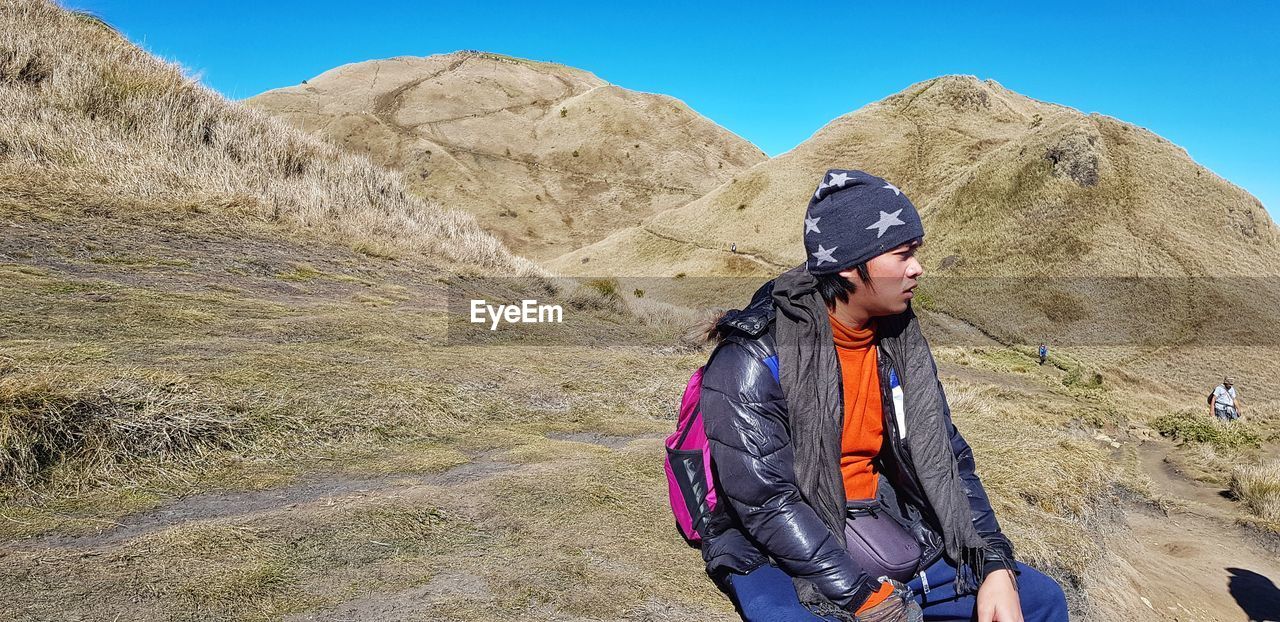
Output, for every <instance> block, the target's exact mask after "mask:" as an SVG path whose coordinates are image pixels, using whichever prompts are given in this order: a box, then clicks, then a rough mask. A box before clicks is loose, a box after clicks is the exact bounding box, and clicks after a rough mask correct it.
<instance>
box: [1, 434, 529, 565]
mask: <svg viewBox="0 0 1280 622" xmlns="http://www.w3.org/2000/svg"><path fill="white" fill-rule="evenodd" d="M518 467H519V465H516V464H512V463H509V462H504V461H502V460H498V459H496V458H495V457H494V454H493V453H492V452H491V453H485V454H480V455H478V456H476V457H475V458H474V459H473V460H472V461H470V462H466V463H464V464H460V465H458V466H455V467H452V468H449V469H446V470H444V471H441V472H438V473H426V474H396V475H387V476H367V475H350V474H339V473H323V474H309V475H306V476H303V477H302V478H301V479H300V480H299V481H297V482H294V483H292V484H289V485H287V486H282V487H279V488H271V489H267V490H237V491H218V492H208V493H202V494H197V495H191V496H189V497H183V498H181V499H177V500H175V501H173V502H171V503H168V504H166V505H163V506H161V507H159V508H156V509H154V510H151V511H148V512H143V513H140V514H135V515H132V516H127V517H124V518H121V519H120V521H116V522H114V525H115V526H114V527H110V528H106V529H103V530H101V531H99V532H97V533H92V534H80V535H68V534H51V535H48V536H43V537H39V538H34V539H29V540H18V541H14V542H9V543H0V554H2V553H4V552H19V551H35V550H47V549H77V550H93V549H102V548H109V547H114V546H118V545H121V544H124V543H126V542H128V541H130V540H133V539H136V538H139V537H141V536H145V535H148V534H152V533H156V532H159V531H162V530H165V529H168V528H171V527H179V526H189V525H197V524H208V523H215V522H221V521H227V520H232V519H245V518H253V517H256V516H259V515H266V514H272V513H276V512H291V511H295V510H299V511H300V513H301V511H305V510H307V509H309V508H312V507H318V508H325V507H332V506H334V505H337V504H340V503H346V502H352V501H357V500H359V499H361V498H363V497H377V496H386V495H387V494H388V493H390V492H395V491H398V490H404V489H408V488H412V487H415V486H424V485H426V486H443V487H449V486H457V485H461V484H465V483H468V482H472V481H475V480H478V479H484V478H487V477H491V476H493V475H497V474H499V473H504V472H507V471H511V470H514V469H516V468H518Z"/></svg>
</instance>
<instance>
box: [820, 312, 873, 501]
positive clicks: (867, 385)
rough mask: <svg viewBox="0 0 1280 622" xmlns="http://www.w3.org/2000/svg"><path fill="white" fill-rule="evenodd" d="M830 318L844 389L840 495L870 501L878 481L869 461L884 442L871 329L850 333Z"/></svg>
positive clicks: (850, 331)
mask: <svg viewBox="0 0 1280 622" xmlns="http://www.w3.org/2000/svg"><path fill="white" fill-rule="evenodd" d="M830 319H831V332H832V335H833V336H834V337H835V342H836V354H837V355H839V357H840V374H841V381H842V383H843V387H844V436H843V438H842V440H841V444H840V445H841V452H840V473H841V475H843V476H844V494H845V497H846V498H847V499H849V500H851V501H852V500H856V499H871V498H873V497H875V496H876V484H877V483H878V482H879V474H878V473H876V469H875V465H874V464H873V463H872V460H874V459H875V457H876V456H877V455H879V454H880V446H881V445H882V444H883V443H884V411H883V410H882V408H881V400H880V372H879V370H878V369H877V368H876V348H875V343H874V342H875V330H874V329H873V328H872V327H870V326H868V327H866V328H864V329H862V330H854V329H852V328H849V327H848V326H845V325H844V324H841V323H840V321H839V320H837V319H836V318H835V316H834V315H833V316H830Z"/></svg>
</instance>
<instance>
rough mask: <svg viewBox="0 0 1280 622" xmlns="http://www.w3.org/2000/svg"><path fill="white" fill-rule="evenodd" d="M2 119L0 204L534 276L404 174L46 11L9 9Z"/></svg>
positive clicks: (14, 2) (111, 35)
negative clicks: (273, 228)
mask: <svg viewBox="0 0 1280 622" xmlns="http://www.w3.org/2000/svg"><path fill="white" fill-rule="evenodd" d="M0 109H3V110H4V111H5V114H4V115H3V116H0V202H5V203H17V204H22V205H40V206H50V207H58V206H71V205H74V206H78V207H79V209H83V210H89V211H94V210H96V211H98V212H111V211H113V210H128V209H153V210H171V211H182V210H190V211H194V212H199V213H207V214H209V215H210V220H212V221H213V222H211V223H210V224H211V225H216V222H217V220H219V219H240V220H243V219H253V220H260V221H267V222H272V223H281V224H285V225H289V226H292V227H296V228H300V229H305V230H307V231H309V232H312V233H315V234H319V235H322V236H323V237H326V238H329V239H333V240H336V241H340V242H343V243H346V244H349V245H351V246H353V247H355V248H357V249H360V250H361V251H362V252H372V254H374V255H375V256H384V255H388V254H390V253H392V252H412V253H415V254H418V255H419V256H424V258H428V259H432V260H435V261H448V262H455V263H458V264H464V265H470V266H476V267H479V268H483V269H485V270H489V271H498V272H503V273H507V274H533V273H536V272H537V269H536V268H535V267H534V266H533V265H532V264H531V263H530V262H528V261H527V260H524V259H522V258H519V257H515V256H513V255H512V254H511V253H510V252H508V251H507V250H506V249H505V248H504V247H503V246H502V244H501V243H500V242H498V241H497V240H496V239H495V238H494V237H493V236H491V235H489V234H488V233H485V232H484V231H482V230H481V229H480V228H479V227H478V226H477V225H476V224H475V222H474V219H473V218H471V217H470V216H468V215H466V214H463V213H461V212H454V211H446V210H442V209H440V208H438V207H436V206H433V205H430V204H428V203H427V202H425V201H423V200H422V199H419V198H417V197H414V196H413V195H411V194H409V193H407V192H406V189H405V184H404V181H403V180H402V179H401V178H400V176H398V175H396V174H394V173H390V172H388V171H386V170H384V169H381V168H379V167H376V166H374V165H373V164H371V163H370V162H369V161H368V159H366V158H364V157H362V156H357V155H353V154H349V153H344V152H342V151H340V150H338V149H337V148H335V147H333V146H331V145H328V144H326V143H324V142H322V141H320V140H317V139H315V138H312V137H310V136H307V135H305V134H303V133H301V132H299V131H297V130H294V129H292V128H290V127H288V126H287V125H285V124H284V123H281V122H279V121H275V120H272V119H270V118H268V117H266V116H265V115H263V114H261V113H256V112H253V111H251V110H247V109H245V108H244V107H242V106H239V105H236V104H233V103H231V102H228V101H226V100H225V99H223V98H222V97H221V96H219V95H217V94H216V93H213V92H212V91H210V90H208V89H207V88H204V87H203V86H201V85H199V84H198V83H197V82H196V81H195V80H193V79H191V78H189V77H187V76H186V75H184V74H183V72H182V70H181V68H179V67H177V66H174V65H170V64H166V63H164V62H162V61H160V60H159V59H156V58H155V57H153V56H151V55H150V54H148V53H146V52H145V51H143V50H141V49H139V48H138V47H137V46H135V45H133V44H132V43H130V42H129V41H127V40H125V39H124V38H122V37H120V36H119V35H118V34H116V33H115V32H113V31H111V30H110V29H107V28H104V27H102V26H101V25H100V24H98V23H94V22H93V21H90V20H85V19H82V18H78V17H76V16H75V15H73V14H70V13H68V12H66V11H63V10H61V9H59V8H58V7H57V6H55V5H54V4H53V3H52V2H50V1H48V0H9V1H6V2H5V3H4V4H3V5H0ZM387 248H394V249H398V250H397V251H389V250H383V249H387Z"/></svg>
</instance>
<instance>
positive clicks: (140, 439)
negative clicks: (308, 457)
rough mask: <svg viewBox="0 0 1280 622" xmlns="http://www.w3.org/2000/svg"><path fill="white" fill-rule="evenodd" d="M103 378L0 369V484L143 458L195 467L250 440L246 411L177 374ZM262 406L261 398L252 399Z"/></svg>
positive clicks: (131, 462)
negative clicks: (64, 467) (63, 468)
mask: <svg viewBox="0 0 1280 622" xmlns="http://www.w3.org/2000/svg"><path fill="white" fill-rule="evenodd" d="M139 376H140V377H136V378H135V377H127V378H102V377H93V376H91V375H86V374H84V373H83V371H82V372H79V373H71V372H69V371H59V370H40V369H37V370H23V369H4V370H0V481H6V482H16V483H19V484H30V483H31V482H33V481H35V480H36V479H37V478H38V477H39V476H40V475H42V474H43V472H44V471H45V470H46V469H48V468H50V467H52V466H54V465H56V464H58V463H61V462H63V461H72V462H76V463H79V464H80V465H82V467H83V468H85V469H87V470H91V471H107V470H111V469H113V468H119V467H121V466H134V465H136V463H137V462H138V461H140V460H144V459H153V460H154V459H163V460H174V459H182V460H186V461H187V462H188V464H190V463H191V462H194V461H198V460H199V459H200V458H199V452H201V451H203V450H209V449H230V448H233V447H236V446H238V445H240V444H242V443H243V442H244V440H245V439H246V438H247V437H249V436H250V435H251V434H252V428H253V427H254V422H253V421H251V420H249V419H248V418H243V417H238V416H237V414H238V413H243V412H245V411H246V410H248V408H247V407H246V406H245V404H244V403H243V402H241V403H235V402H231V401H228V400H226V398H225V397H223V398H221V399H220V397H219V396H212V395H207V394H206V392H202V391H199V390H196V389H194V388H193V387H191V386H190V385H189V384H188V383H187V382H186V380H185V379H184V378H182V377H181V376H178V375H175V374H164V373H155V372H152V373H143V374H140V375H139ZM250 399H253V400H254V401H265V399H266V396H265V395H259V396H253V397H251V398H250Z"/></svg>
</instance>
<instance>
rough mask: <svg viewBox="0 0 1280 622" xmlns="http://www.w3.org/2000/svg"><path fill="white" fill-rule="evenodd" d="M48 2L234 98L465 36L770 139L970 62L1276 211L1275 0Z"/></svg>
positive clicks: (1279, 167)
mask: <svg viewBox="0 0 1280 622" xmlns="http://www.w3.org/2000/svg"><path fill="white" fill-rule="evenodd" d="M63 4H64V6H68V7H70V8H78V9H84V10H89V11H92V12H94V13H96V14H97V15H99V16H101V17H102V18H104V19H105V20H106V21H108V22H109V23H111V24H112V25H114V26H115V27H116V28H118V29H120V30H121V31H122V32H124V33H125V35H126V36H128V37H129V38H130V39H131V40H133V41H135V42H137V43H139V44H141V45H142V46H143V47H144V48H146V49H147V50H149V51H151V52H153V53H155V54H158V55H160V56H162V57H164V58H166V59H169V60H171V61H176V62H178V63H181V64H182V65H183V66H185V67H187V68H189V69H190V70H192V71H193V72H196V73H197V74H199V75H200V76H202V78H203V80H204V81H205V83H207V84H208V85H209V86H211V87H213V88H215V89H217V90H219V91H221V92H222V93H224V94H226V95H227V96H228V97H231V98H235V99H240V98H245V97H249V96H252V95H256V94H258V93H260V92H262V91H265V90H268V89H272V88H276V87H281V86H287V85H292V84H297V83H299V82H301V81H302V80H304V79H307V78H311V77H313V76H315V75H318V74H320V73H322V72H324V71H326V70H328V69H331V68H333V67H336V66H338V65H341V64H344V63H351V62H358V61H364V60H369V59H376V58H388V57H392V56H404V55H411V56H426V55H430V54H437V53H444V52H452V51H455V50H462V49H475V50H484V51H489V52H498V53H502V54H509V55H512V56H519V57H524V58H531V59H536V60H545V61H555V62H559V63H563V64H566V65H570V66H573V67H578V68H581V69H586V70H588V71H591V72H593V73H595V74H596V75H598V76H600V77H601V78H603V79H605V80H607V81H609V82H612V83H614V84H618V85H620V86H623V87H626V88H630V89H636V90H641V91H650V92H656V93H665V94H668V95H672V96H675V97H678V98H680V99H682V100H684V101H685V102H686V103H688V104H689V105H690V106H692V107H693V108H694V109H695V110H697V111H698V112H700V113H702V114H704V115H706V116H707V117H710V118H711V119H713V120H715V121H716V122H718V123H720V124H721V125H723V126H725V127H726V128H728V129H730V130H732V131H733V132H736V133H737V134H739V135H741V136H743V137H745V138H746V139H748V140H750V141H751V142H753V143H755V144H756V145H759V146H760V148H761V149H763V150H764V151H765V152H766V153H768V154H769V155H777V154H779V153H782V152H784V151H786V150H788V149H791V148H792V147H794V146H795V145H796V144H798V143H800V142H802V141H804V140H805V139H807V138H808V137H809V136H810V135H812V134H813V132H815V131H816V130H817V129H818V128H820V127H822V126H823V125H824V124H826V123H827V122H828V121H830V120H831V119H834V118H835V117H837V116H839V115H841V114H844V113H846V112H849V111H852V110H855V109H857V108H859V107H861V106H862V105H864V104H867V103H869V102H872V101H876V100H878V99H881V98H883V97H885V96H887V95H890V94H892V93H895V92H897V91H900V90H902V89H903V88H905V87H907V86H908V85H910V84H912V83H914V82H918V81H920V80H926V79H929V78H933V77H936V76H939V75H943V74H953V73H961V74H973V75H976V76H978V77H980V78H984V79H985V78H992V79H995V80H996V81H998V82H1000V83H1001V84H1003V85H1004V86H1005V87H1007V88H1010V89H1012V90H1014V91H1017V92H1019V93H1022V94H1024V95H1028V96H1030V97H1034V98H1036V99H1040V100H1045V101H1051V102H1056V103H1059V104H1065V105H1068V106H1072V107H1074V108H1078V109H1080V110H1083V111H1085V112H1100V113H1103V114H1107V115H1111V116H1113V117H1117V118H1120V119H1122V120H1125V121H1128V122H1131V123H1135V124H1137V125H1141V126H1143V127H1146V128H1148V129H1150V130H1152V131H1154V132H1156V133H1157V134H1160V135H1161V136H1164V137H1165V138H1168V139H1169V140H1171V141H1173V142H1174V143H1176V144H1178V145H1181V146H1182V147H1184V148H1185V149H1186V150H1187V151H1188V152H1189V153H1190V154H1191V157H1192V158H1194V159H1195V160H1196V161H1198V162H1200V163H1201V164H1204V165H1205V166H1207V167H1209V168H1210V169H1212V170H1213V171H1215V172H1217V173H1218V174H1219V175H1221V176H1223V177H1225V178H1226V179H1228V180H1230V181H1232V182H1234V183H1235V184H1237V185H1239V186H1241V187H1243V188H1244V189H1245V190H1248V191H1249V192H1251V193H1253V195H1254V196H1257V197H1258V198H1259V199H1260V200H1261V201H1262V202H1263V204H1264V205H1265V206H1267V208H1268V209H1269V211H1270V212H1271V214H1272V218H1273V219H1277V215H1278V214H1280V179H1278V178H1277V173H1278V172H1280V155H1278V154H1277V150H1280V36H1278V31H1280V2H1268V1H1262V0H1259V1H1257V2H1253V3H1249V2H1240V3H1237V2H1230V3H1227V2H1199V3H1192V2H1150V3H1120V2H1114V1H1113V2H1093V1H1081V2H1069V3H1058V2H1055V3H1027V2H1020V3H1007V4H983V5H978V4H975V3H963V6H957V5H960V4H961V3H942V2H938V3H929V2H914V3H911V6H909V7H904V6H901V5H903V4H906V3H900V2H896V1H892V0H881V1H880V2H876V3H860V2H858V3H855V2H834V1H833V2H827V3H815V2H807V1H799V0H795V1H790V2H781V3H776V2H770V3H764V2H762V3H758V4H755V3H751V2H742V1H739V2H699V3H696V7H695V6H693V5H694V4H695V3H680V2H665V1H657V2H630V3H613V2H578V1H570V0H563V1H560V2H547V3H541V2H532V1H524V2H506V1H503V2H465V1H463V2H459V1H454V2H447V3H442V2H427V1H417V2H408V1H399V2H377V1H374V0H364V1H362V2H337V1H333V0H311V1H309V2H294V1H278V2H277V1H271V0H256V1H254V2H246V1H241V0H226V1H222V2H211V1H207V0H191V1H184V2H173V1H172V0H169V1H165V2H158V1H149V0H64V2H63ZM686 4H688V5H689V6H685V5H686Z"/></svg>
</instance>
